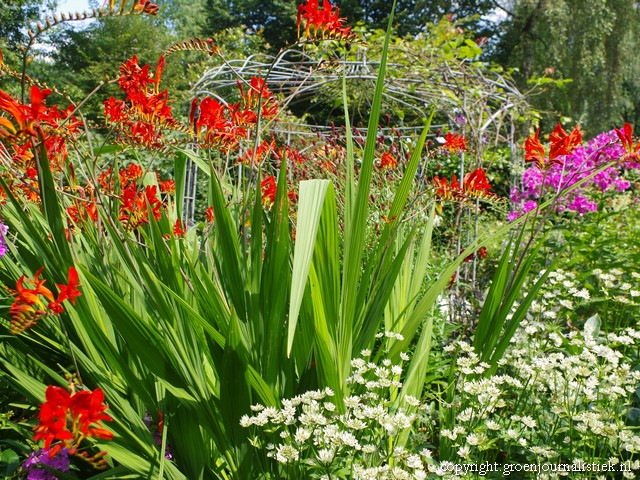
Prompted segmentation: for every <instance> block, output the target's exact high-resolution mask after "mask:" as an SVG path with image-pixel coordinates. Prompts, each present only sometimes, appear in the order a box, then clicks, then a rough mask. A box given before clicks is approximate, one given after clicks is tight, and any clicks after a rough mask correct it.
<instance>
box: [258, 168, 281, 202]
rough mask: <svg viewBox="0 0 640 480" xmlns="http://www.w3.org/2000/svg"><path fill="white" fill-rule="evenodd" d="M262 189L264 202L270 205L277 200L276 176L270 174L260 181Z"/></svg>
mask: <svg viewBox="0 0 640 480" xmlns="http://www.w3.org/2000/svg"><path fill="white" fill-rule="evenodd" d="M260 188H261V190H262V204H263V205H264V206H267V207H270V206H271V205H273V203H274V202H275V200H276V189H277V185H276V178H275V177H274V176H273V175H270V176H268V177H267V178H265V179H264V180H262V182H260Z"/></svg>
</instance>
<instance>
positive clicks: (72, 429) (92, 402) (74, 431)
mask: <svg viewBox="0 0 640 480" xmlns="http://www.w3.org/2000/svg"><path fill="white" fill-rule="evenodd" d="M45 397H46V401H45V403H43V404H42V405H41V406H40V414H39V418H40V424H39V425H38V426H37V427H36V428H35V434H34V436H33V439H34V440H35V441H38V440H44V448H45V450H48V451H49V458H53V457H55V456H56V455H57V454H58V453H59V452H60V451H61V450H62V449H67V450H68V452H69V455H79V456H81V457H84V459H85V460H87V461H89V462H90V463H92V464H93V465H94V466H95V467H96V468H103V467H106V462H105V460H104V455H105V454H106V452H100V453H98V454H96V455H94V456H92V457H88V456H87V454H86V452H82V451H80V444H81V442H82V440H83V439H85V438H90V437H93V438H101V439H104V440H111V439H112V438H113V433H111V432H110V431H109V430H106V429H104V428H102V426H101V425H100V422H103V421H106V422H110V421H111V420H113V419H112V418H111V417H110V416H109V415H107V414H106V413H105V411H106V410H107V406H106V405H105V404H104V393H103V392H102V390H101V389H100V388H96V389H95V390H94V391H93V392H90V391H89V390H80V391H75V388H74V387H73V386H72V387H71V391H67V390H66V389H64V388H62V387H58V386H54V385H49V386H48V387H47V391H46V393H45Z"/></svg>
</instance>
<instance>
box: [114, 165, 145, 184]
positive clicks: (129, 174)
mask: <svg viewBox="0 0 640 480" xmlns="http://www.w3.org/2000/svg"><path fill="white" fill-rule="evenodd" d="M143 173H144V170H142V167H141V166H140V165H138V164H137V163H132V164H131V165H129V166H128V167H127V168H125V169H122V170H120V172H119V174H120V180H121V181H122V182H123V183H126V182H127V181H133V180H137V179H138V178H140V177H142V174H143Z"/></svg>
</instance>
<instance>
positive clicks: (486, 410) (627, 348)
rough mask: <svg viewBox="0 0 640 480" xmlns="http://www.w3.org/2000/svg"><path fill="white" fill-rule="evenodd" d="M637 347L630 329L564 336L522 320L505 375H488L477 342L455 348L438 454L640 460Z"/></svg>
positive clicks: (638, 339)
mask: <svg viewBox="0 0 640 480" xmlns="http://www.w3.org/2000/svg"><path fill="white" fill-rule="evenodd" d="M638 347H640V331H637V330H634V329H632V328H626V329H624V330H621V331H619V332H617V333H609V334H605V333H602V332H599V330H598V329H595V328H593V327H590V328H585V329H584V331H583V332H579V331H576V330H571V331H569V332H568V333H566V332H562V331H560V330H559V328H558V327H554V326H551V325H548V324H547V323H546V322H542V321H531V320H529V321H527V320H525V321H524V322H523V323H522V324H521V326H520V328H519V330H518V331H517V333H516V334H515V335H514V338H513V341H512V345H511V347H510V349H509V350H508V351H507V353H506V354H505V357H504V358H503V359H502V362H501V365H502V372H503V373H501V374H500V375H493V376H491V377H487V376H482V375H481V373H482V372H483V371H484V370H485V368H483V367H484V366H483V365H482V363H480V361H479V357H478V355H477V354H476V353H475V352H474V351H473V349H472V348H471V346H470V345H469V344H468V343H466V342H462V341H459V342H455V344H454V345H453V347H452V348H451V347H449V348H447V349H448V350H452V349H453V350H457V351H458V356H457V358H456V365H457V382H456V397H455V401H454V402H452V403H450V404H449V409H450V411H451V413H452V414H453V416H451V415H449V416H448V418H452V421H449V422H448V423H447V425H446V427H447V428H441V429H440V431H439V435H440V438H441V441H440V443H441V446H440V448H443V445H445V446H446V445H448V446H449V451H452V452H455V454H456V455H457V458H448V460H450V461H453V462H454V463H461V462H483V461H486V460H491V459H495V457H490V456H489V451H493V452H506V454H507V461H514V460H516V459H518V460H519V461H521V462H523V463H553V462H557V463H571V462H574V461H582V462H591V463H607V462H608V461H609V459H610V458H631V459H635V458H637V457H636V455H638V454H640V435H639V434H638V433H637V430H636V427H634V426H632V424H631V423H630V422H629V419H628V417H627V413H628V412H629V411H630V408H631V401H632V399H633V398H636V399H637V397H635V393H636V389H637V388H638V385H639V384H640V370H637V369H634V368H632V362H634V363H633V364H636V363H637V351H638ZM478 367H480V368H478ZM443 417H444V418H447V415H446V414H445V415H443ZM429 427H430V429H431V432H432V435H437V434H438V431H437V426H433V425H430V426H429V425H427V428H429ZM636 473H637V472H636ZM636 473H634V474H633V476H632V477H629V478H635V474H636ZM540 478H542V477H540ZM585 478H586V477H585ZM589 478H591V477H589Z"/></svg>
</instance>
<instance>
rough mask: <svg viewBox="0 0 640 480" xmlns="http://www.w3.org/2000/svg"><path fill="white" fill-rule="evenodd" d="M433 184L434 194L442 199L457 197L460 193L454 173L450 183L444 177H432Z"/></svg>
mask: <svg viewBox="0 0 640 480" xmlns="http://www.w3.org/2000/svg"><path fill="white" fill-rule="evenodd" d="M433 185H434V186H435V187H436V195H437V196H438V197H440V198H441V199H443V200H451V199H454V198H457V197H458V196H460V194H461V193H462V190H461V189H460V184H459V183H458V179H457V178H456V176H455V175H453V176H452V177H451V183H449V182H448V181H447V179H446V178H440V177H433Z"/></svg>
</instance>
